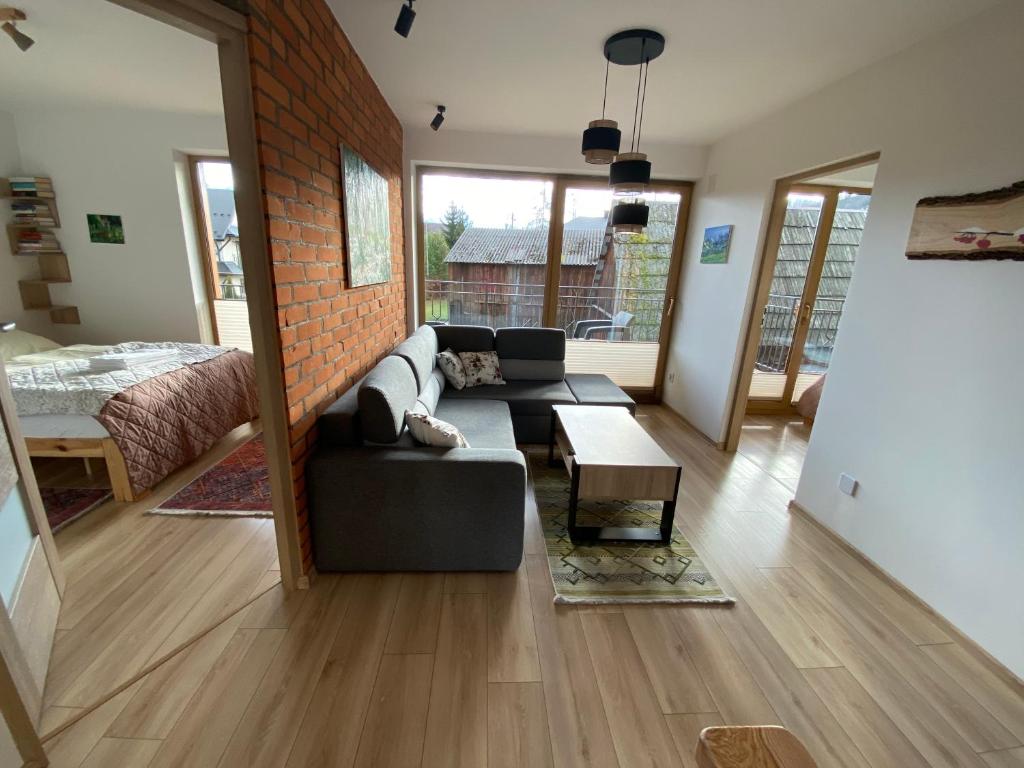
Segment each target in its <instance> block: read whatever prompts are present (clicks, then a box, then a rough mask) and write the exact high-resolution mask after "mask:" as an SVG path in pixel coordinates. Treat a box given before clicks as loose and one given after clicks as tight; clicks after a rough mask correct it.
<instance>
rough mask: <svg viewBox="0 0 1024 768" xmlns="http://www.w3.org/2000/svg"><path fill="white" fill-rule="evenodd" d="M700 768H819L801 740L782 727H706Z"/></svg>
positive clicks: (700, 746) (699, 748)
mask: <svg viewBox="0 0 1024 768" xmlns="http://www.w3.org/2000/svg"><path fill="white" fill-rule="evenodd" d="M697 765H698V766H700V768H817V763H815V762H814V758H812V757H811V755H810V753H809V752H808V751H807V749H806V747H804V745H803V744H801V743H800V740H799V739H798V738H797V737H796V736H794V735H793V734H792V733H790V732H789V731H787V730H786V729H785V728H783V727H781V726H778V725H761V726H746V725H744V726H725V727H716V728H705V729H704V730H703V731H701V734H700V738H699V739H698V741H697Z"/></svg>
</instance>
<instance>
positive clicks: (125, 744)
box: [82, 738, 160, 768]
mask: <svg viewBox="0 0 1024 768" xmlns="http://www.w3.org/2000/svg"><path fill="white" fill-rule="evenodd" d="M159 748H160V742H159V741H151V740H146V739H111V738H102V739H100V740H99V743H98V744H96V746H95V747H93V750H92V752H90V753H89V756H88V757H87V758H86V759H85V762H84V763H82V768H112V766H115V765H116V766H117V768H147V766H148V765H149V764H150V762H151V761H152V760H153V756H154V755H155V754H156V751H157V750H158V749H159Z"/></svg>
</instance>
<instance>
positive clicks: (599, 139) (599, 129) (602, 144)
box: [583, 61, 622, 165]
mask: <svg viewBox="0 0 1024 768" xmlns="http://www.w3.org/2000/svg"><path fill="white" fill-rule="evenodd" d="M609 63H610V62H607V61H606V62H605V67H604V101H603V102H602V103H601V119H600V120H591V121H590V125H589V126H587V130H585V131H584V132H583V157H584V159H585V160H586V161H587V162H588V163H590V164H591V165H608V163H610V162H611V161H612V160H614V159H615V155H617V154H618V152H619V143H620V142H621V141H622V131H620V130H619V124H618V123H616V122H615V121H614V120H606V119H605V116H604V114H605V109H606V107H607V106H608V66H609Z"/></svg>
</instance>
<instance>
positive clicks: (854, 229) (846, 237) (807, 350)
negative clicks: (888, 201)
mask: <svg viewBox="0 0 1024 768" xmlns="http://www.w3.org/2000/svg"><path fill="white" fill-rule="evenodd" d="M870 202H871V197H870V195H865V194H853V193H849V192H840V193H839V200H838V203H837V205H836V213H835V217H834V218H833V220H832V230H831V233H830V234H829V239H828V246H827V248H826V250H825V261H824V265H823V267H822V271H821V278H820V280H819V282H818V286H817V291H816V292H815V296H814V302H813V304H812V307H813V308H812V310H811V315H810V319H809V321H808V328H807V338H806V340H805V341H804V345H803V351H802V354H801V360H800V370H799V372H798V374H797V379H796V385H795V386H794V388H793V398H792V401H793V402H794V403H795V402H797V401H798V400H799V399H800V395H802V394H803V393H804V391H805V390H806V389H807V388H808V387H809V386H811V385H812V384H813V383H814V382H815V381H817V380H818V379H819V378H821V376H822V375H823V374H825V373H826V372H827V371H828V367H829V363H830V362H831V360H832V351H833V348H834V346H835V340H836V332H837V331H838V330H839V320H840V318H841V317H842V315H843V307H844V305H845V303H846V293H847V291H848V290H849V286H850V280H851V278H852V277H853V268H854V265H855V263H856V260H857V251H858V250H859V249H860V241H861V237H862V235H863V233H864V225H865V223H866V221H867V216H868V206H869V204H870Z"/></svg>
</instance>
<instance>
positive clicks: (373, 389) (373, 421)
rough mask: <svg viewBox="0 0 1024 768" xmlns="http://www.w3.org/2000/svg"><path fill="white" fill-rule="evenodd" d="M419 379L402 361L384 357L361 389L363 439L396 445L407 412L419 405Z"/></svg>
mask: <svg viewBox="0 0 1024 768" xmlns="http://www.w3.org/2000/svg"><path fill="white" fill-rule="evenodd" d="M418 391H419V389H418V387H417V386H416V377H415V376H414V375H413V372H412V368H411V367H410V366H409V364H408V363H407V362H406V361H405V360H403V359H402V358H401V357H394V356H392V357H385V358H384V359H383V360H381V361H380V362H379V363H377V367H376V368H374V369H373V370H372V371H370V372H369V373H368V374H367V375H366V378H365V379H363V383H362V386H360V387H359V423H360V427H361V428H362V434H363V438H364V439H366V440H369V441H371V442H374V443H393V442H395V441H396V440H398V438H399V436H401V434H402V430H403V428H404V427H405V412H406V411H407V410H408V409H410V408H412V407H413V406H414V405H415V404H416V394H417V392H418Z"/></svg>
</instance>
